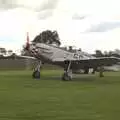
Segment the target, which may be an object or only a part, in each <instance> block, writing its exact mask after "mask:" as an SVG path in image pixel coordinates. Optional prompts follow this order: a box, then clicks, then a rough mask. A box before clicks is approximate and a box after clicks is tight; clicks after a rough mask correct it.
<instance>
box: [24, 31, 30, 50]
mask: <svg viewBox="0 0 120 120" xmlns="http://www.w3.org/2000/svg"><path fill="white" fill-rule="evenodd" d="M29 48H30V41H29V33H28V32H27V42H26V47H25V49H26V50H29Z"/></svg>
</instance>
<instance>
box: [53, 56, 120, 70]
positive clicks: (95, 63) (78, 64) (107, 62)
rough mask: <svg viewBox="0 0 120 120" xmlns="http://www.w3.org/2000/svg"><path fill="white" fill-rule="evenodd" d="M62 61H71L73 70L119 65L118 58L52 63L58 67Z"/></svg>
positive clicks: (119, 59)
mask: <svg viewBox="0 0 120 120" xmlns="http://www.w3.org/2000/svg"><path fill="white" fill-rule="evenodd" d="M63 61H71V65H72V67H73V68H74V67H75V68H84V67H89V68H93V67H99V66H111V65H115V64H119V63H120V58H116V57H99V58H96V57H94V58H89V59H88V58H87V59H85V58H83V59H79V60H75V59H72V60H70V59H69V60H63V59H55V60H54V62H55V63H56V64H58V65H61V66H62V65H63Z"/></svg>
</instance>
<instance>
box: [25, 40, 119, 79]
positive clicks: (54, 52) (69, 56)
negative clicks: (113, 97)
mask: <svg viewBox="0 0 120 120" xmlns="http://www.w3.org/2000/svg"><path fill="white" fill-rule="evenodd" d="M25 50H26V51H27V52H29V54H30V55H31V56H32V57H27V56H23V57H26V58H34V59H37V60H38V65H37V66H36V67H35V70H34V72H33V76H34V78H36V77H38V76H39V77H40V66H41V61H43V62H44V63H49V64H54V65H59V66H61V67H63V68H64V74H63V75H62V80H71V79H72V71H73V72H74V71H77V70H80V69H82V70H84V71H85V73H88V71H89V69H90V68H93V69H94V71H93V73H94V72H95V71H96V70H97V69H98V68H100V75H103V67H104V66H111V65H114V64H117V63H118V62H119V61H120V59H119V58H116V57H99V58H96V57H94V56H91V55H89V54H87V53H84V52H82V51H76V52H70V51H68V50H64V49H62V48H60V47H57V46H54V45H50V44H44V43H36V42H32V43H31V44H30V43H29V39H27V44H26V47H25Z"/></svg>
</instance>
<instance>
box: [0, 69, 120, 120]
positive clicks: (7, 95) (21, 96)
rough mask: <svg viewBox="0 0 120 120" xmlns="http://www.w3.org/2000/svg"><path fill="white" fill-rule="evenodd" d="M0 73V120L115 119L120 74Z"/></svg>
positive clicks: (118, 112)
mask: <svg viewBox="0 0 120 120" xmlns="http://www.w3.org/2000/svg"><path fill="white" fill-rule="evenodd" d="M31 74H32V71H0V120H114V119H116V120H119V119H120V73H119V72H116V73H105V75H106V77H104V78H99V77H98V75H88V76H87V75H81V76H79V77H78V76H76V77H75V78H74V79H73V81H69V82H68V81H66V82H65V81H61V80H60V76H61V74H62V71H59V70H44V71H42V75H41V80H34V79H32V78H31Z"/></svg>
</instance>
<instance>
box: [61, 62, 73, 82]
mask: <svg viewBox="0 0 120 120" xmlns="http://www.w3.org/2000/svg"><path fill="white" fill-rule="evenodd" d="M70 67H71V61H68V62H65V69H64V73H63V75H62V80H64V81H69V80H72V70H71V69H70Z"/></svg>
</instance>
